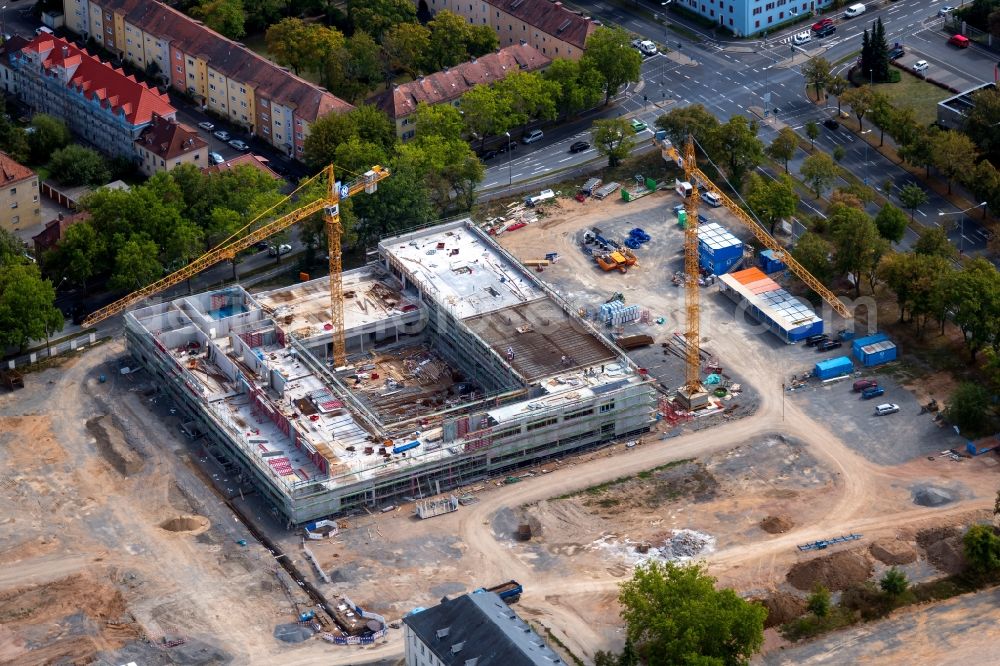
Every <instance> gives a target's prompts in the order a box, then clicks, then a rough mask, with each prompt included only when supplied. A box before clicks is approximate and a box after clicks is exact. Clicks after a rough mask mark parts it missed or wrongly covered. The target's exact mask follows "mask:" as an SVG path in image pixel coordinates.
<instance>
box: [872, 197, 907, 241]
mask: <svg viewBox="0 0 1000 666" xmlns="http://www.w3.org/2000/svg"><path fill="white" fill-rule="evenodd" d="M875 226H876V227H877V228H878V233H879V235H880V236H882V238H885V239H886V240H890V241H892V242H893V243H898V242H899V241H901V240H903V234H904V233H905V232H906V213H904V212H903V211H901V210H899V209H898V208H896V207H895V206H893V205H892V204H886V205H884V206H883V207H882V210H880V211H879V212H878V215H876V216H875Z"/></svg>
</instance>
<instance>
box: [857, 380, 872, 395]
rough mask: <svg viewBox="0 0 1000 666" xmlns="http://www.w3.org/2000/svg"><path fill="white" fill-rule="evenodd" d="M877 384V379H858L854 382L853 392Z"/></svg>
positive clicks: (858, 391) (859, 391)
mask: <svg viewBox="0 0 1000 666" xmlns="http://www.w3.org/2000/svg"><path fill="white" fill-rule="evenodd" d="M877 386H878V381H876V380H874V379H859V380H858V381H856V382H854V392H855V393H861V392H862V391H864V390H866V389H870V388H875V387H877Z"/></svg>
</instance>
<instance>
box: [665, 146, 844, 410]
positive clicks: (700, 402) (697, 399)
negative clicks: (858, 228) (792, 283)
mask: <svg viewBox="0 0 1000 666" xmlns="http://www.w3.org/2000/svg"><path fill="white" fill-rule="evenodd" d="M653 140H654V142H656V143H658V144H659V145H660V152H661V155H662V156H663V159H664V160H666V161H671V162H674V163H675V164H677V165H678V166H679V167H681V168H682V169H683V170H684V182H688V183H691V182H697V183H700V184H701V185H704V187H705V188H706V190H707V191H709V192H712V193H714V194H715V196H716V197H718V199H720V200H721V201H722V204H723V205H724V206H725V207H726V208H728V209H729V210H730V211H732V213H733V214H734V215H735V216H736V219H737V220H739V221H740V222H741V223H743V225H744V226H746V227H747V228H749V229H750V231H751V232H752V233H753V235H754V236H755V237H756V238H757V240H758V241H760V243H761V244H762V245H763V246H764V247H766V248H767V249H769V250H771V251H772V252H773V253H774V255H775V258H776V259H778V260H780V261H782V262H783V263H784V264H785V266H786V267H787V269H788V270H789V271H791V272H792V273H793V274H795V275H796V276H797V277H798V278H799V279H800V280H802V281H803V282H805V283H806V285H808V286H809V287H810V288H811V289H812V290H813V291H815V292H816V293H817V294H819V295H820V297H821V298H822V299H823V300H824V301H826V302H827V303H829V304H830V306H831V307H832V308H833V309H834V310H836V311H837V313H838V314H840V316H842V317H844V318H846V319H850V317H851V313H850V311H849V310H848V309H847V306H846V305H844V304H843V302H841V300H840V299H839V298H837V296H836V295H835V294H834V293H833V292H832V291H830V290H829V289H827V288H826V287H825V286H824V285H823V283H822V282H820V281H819V280H817V279H816V278H815V277H814V276H813V275H812V274H811V273H810V272H809V271H807V270H806V269H805V268H804V267H803V266H802V264H800V263H799V262H798V261H796V260H795V258H794V257H792V255H791V253H789V252H788V251H787V250H786V249H785V248H784V246H782V245H781V244H780V243H779V242H778V241H777V240H775V239H774V237H772V236H771V234H769V233H768V232H767V230H766V229H765V228H764V227H762V226H761V225H760V224H758V223H757V221H756V220H754V219H753V218H752V217H750V215H749V214H747V212H746V211H745V210H743V209H742V208H740V207H739V206H738V205H737V204H736V202H734V201H733V200H732V199H730V198H729V197H728V196H726V195H725V194H724V193H723V192H722V191H721V190H719V188H718V187H716V186H715V183H713V182H712V181H711V179H710V178H709V177H708V176H706V175H705V174H704V172H702V171H701V169H699V168H698V164H697V161H696V159H695V152H694V137H693V136H688V140H687V143H686V145H685V146H684V155H683V157H681V156H680V155H678V153H677V149H676V148H674V146H673V144H672V143H671V142H670V140H669V139H667V138H666V136H665V135H664V136H662V137H659V138H654V139H653ZM678 182H680V181H678ZM684 191H685V193H686V195H687V196H686V197H685V204H684V206H685V209H686V211H687V225H686V226H685V228H684V276H685V279H684V282H685V292H684V309H685V314H686V316H687V330H686V332H685V334H684V337H685V339H686V341H687V345H686V349H685V351H686V353H685V361H686V365H687V368H686V372H685V382H684V386H683V387H682V389H681V391H680V398H681V401H682V402H684V403H685V404H686V407H687V408H688V409H698V408H701V407H704V406H706V405H707V402H708V395H707V392H706V391H705V388H704V387H703V386H702V385H701V367H700V366H701V363H700V351H701V349H700V347H701V345H700V343H701V337H700V330H699V325H700V318H701V311H700V303H699V298H700V294H699V291H698V290H699V286H698V278H699V276H700V266H699V264H698V222H699V219H698V203H699V201H700V199H701V196H700V193H699V191H698V188H696V187H694V188H691V190H690V192H688V191H687V188H684Z"/></svg>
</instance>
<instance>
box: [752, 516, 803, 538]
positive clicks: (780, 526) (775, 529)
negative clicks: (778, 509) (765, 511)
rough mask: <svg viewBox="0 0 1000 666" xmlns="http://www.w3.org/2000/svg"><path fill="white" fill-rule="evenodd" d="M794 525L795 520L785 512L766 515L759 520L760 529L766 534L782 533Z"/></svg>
mask: <svg viewBox="0 0 1000 666" xmlns="http://www.w3.org/2000/svg"><path fill="white" fill-rule="evenodd" d="M793 527H795V521H793V520H792V519H791V518H790V517H788V516H786V515H785V514H780V515H777V516H767V517H766V518H764V519H763V520H761V521H760V529H762V530H764V531H765V532H767V533H768V534H783V533H785V532H787V531H788V530H790V529H792V528H793Z"/></svg>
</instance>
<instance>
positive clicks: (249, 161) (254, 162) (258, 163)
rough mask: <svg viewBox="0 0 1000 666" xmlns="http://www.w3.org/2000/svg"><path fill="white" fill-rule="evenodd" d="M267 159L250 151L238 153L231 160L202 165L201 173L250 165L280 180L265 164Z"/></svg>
mask: <svg viewBox="0 0 1000 666" xmlns="http://www.w3.org/2000/svg"><path fill="white" fill-rule="evenodd" d="M267 162H268V160H266V159H265V158H263V157H260V156H259V155H254V154H252V153H246V154H244V155H239V156H237V157H234V158H233V159H231V160H226V161H225V162H223V163H222V164H213V165H211V166H207V167H202V169H201V171H202V173H222V172H223V171H229V170H231V169H235V168H236V167H238V166H252V167H253V168H254V169H257V170H258V171H260V172H262V173H266V174H267V175H268V176H270V177H271V178H274V179H276V180H281V176H279V175H278V174H277V173H276V172H275V171H274V169H272V168H271V167H269V166H267Z"/></svg>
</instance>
